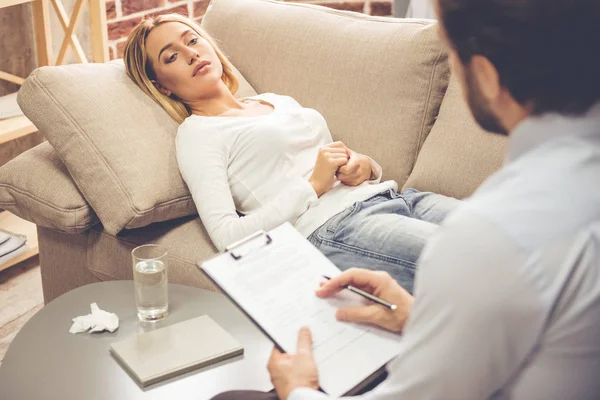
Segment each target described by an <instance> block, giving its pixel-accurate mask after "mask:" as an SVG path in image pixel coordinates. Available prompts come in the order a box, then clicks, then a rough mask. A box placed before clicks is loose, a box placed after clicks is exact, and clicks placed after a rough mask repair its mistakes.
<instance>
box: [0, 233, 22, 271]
mask: <svg viewBox="0 0 600 400" xmlns="http://www.w3.org/2000/svg"><path fill="white" fill-rule="evenodd" d="M27 249H28V247H27V237H26V236H23V235H18V234H16V233H12V232H8V231H4V230H1V229H0V265H3V264H5V263H6V262H8V261H9V260H10V259H11V258H13V257H16V256H18V255H19V254H21V253H24V252H25V251H27Z"/></svg>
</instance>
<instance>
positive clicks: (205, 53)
mask: <svg viewBox="0 0 600 400" xmlns="http://www.w3.org/2000/svg"><path fill="white" fill-rule="evenodd" d="M146 50H147V53H148V56H149V57H150V59H151V61H152V66H153V67H154V72H155V74H156V80H157V82H155V85H156V86H157V87H158V88H159V90H160V91H161V92H162V93H163V94H165V95H167V96H170V95H171V93H172V94H175V95H176V96H177V97H179V98H180V99H181V100H183V101H184V102H185V101H191V100H198V99H202V98H207V97H210V96H211V94H212V93H214V92H215V90H216V89H217V87H218V85H219V82H221V76H222V75H223V66H222V65H221V61H220V60H219V57H218V56H217V54H216V53H215V51H214V49H213V48H212V46H211V45H210V43H208V42H207V41H206V40H205V39H203V38H202V37H201V36H200V35H198V34H197V33H196V32H195V31H194V30H192V29H191V28H190V27H189V26H187V25H185V24H182V23H180V22H166V23H164V24H162V25H159V26H157V27H156V28H154V29H153V30H152V32H150V34H149V35H148V38H147V39H146Z"/></svg>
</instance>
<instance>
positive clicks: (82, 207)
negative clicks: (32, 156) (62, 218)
mask: <svg viewBox="0 0 600 400" xmlns="http://www.w3.org/2000/svg"><path fill="white" fill-rule="evenodd" d="M0 187H2V188H6V189H8V190H13V191H15V192H17V193H19V194H21V195H23V196H25V197H28V198H30V199H32V200H35V201H37V202H38V203H40V204H43V205H45V206H47V207H50V208H52V209H54V210H56V211H64V212H72V211H77V210H83V209H85V208H89V209H90V210H93V209H92V207H91V206H90V205H89V204H86V205H83V206H80V207H76V208H63V207H60V206H57V205H55V204H52V203H50V202H48V201H46V200H44V199H42V198H41V197H38V196H36V195H34V194H31V193H29V192H26V191H24V190H22V189H20V188H17V187H15V186H13V185H9V184H6V183H0ZM2 204H11V205H12V204H18V202H7V201H0V205H2Z"/></svg>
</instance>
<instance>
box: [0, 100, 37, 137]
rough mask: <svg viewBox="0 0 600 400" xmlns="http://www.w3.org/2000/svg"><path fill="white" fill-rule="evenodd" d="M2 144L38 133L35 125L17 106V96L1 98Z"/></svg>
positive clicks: (0, 134)
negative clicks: (3, 117) (2, 117)
mask: <svg viewBox="0 0 600 400" xmlns="http://www.w3.org/2000/svg"><path fill="white" fill-rule="evenodd" d="M2 115H4V116H5V117H10V118H5V119H0V144H3V143H6V142H10V141H11V140H14V139H18V138H20V137H23V136H26V135H29V134H31V133H34V132H37V128H36V127H35V125H33V124H32V123H31V121H29V120H28V119H27V117H26V116H24V115H23V112H22V111H21V109H20V108H19V106H18V104H17V94H16V93H12V94H9V95H6V96H0V117H1V116H2Z"/></svg>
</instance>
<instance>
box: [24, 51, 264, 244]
mask: <svg viewBox="0 0 600 400" xmlns="http://www.w3.org/2000/svg"><path fill="white" fill-rule="evenodd" d="M240 80H241V90H240V92H238V93H239V94H238V95H240V96H247V95H253V94H254V91H253V90H252V89H251V88H250V86H249V85H248V84H247V83H245V82H244V80H243V78H241V76H240ZM18 102H19V105H20V106H21V108H22V109H23V111H24V113H25V114H26V115H27V117H28V118H29V119H30V120H31V121H32V122H33V123H34V124H35V125H36V126H37V127H38V129H39V130H40V132H42V133H43V134H44V135H45V136H46V138H47V139H48V141H49V142H50V143H51V144H52V146H53V147H54V148H55V149H56V151H57V153H58V154H59V155H60V157H61V158H62V159H63V161H64V162H65V164H66V166H67V168H68V170H69V172H70V173H71V175H72V176H73V179H74V180H75V182H76V183H77V186H78V187H79V188H80V190H81V192H82V193H83V195H84V196H85V198H86V199H87V201H88V202H89V203H90V205H91V206H92V207H93V208H94V210H95V211H96V213H97V214H98V216H99V218H100V220H101V221H102V223H103V225H104V228H105V229H106V230H107V231H108V232H111V233H117V232H119V231H121V230H122V229H123V228H136V227H140V226H146V225H149V224H150V223H152V222H155V221H165V220H170V219H173V218H177V217H181V216H185V215H190V214H195V213H196V208H195V206H194V203H193V201H192V198H191V196H190V194H189V192H188V190H187V187H186V186H185V184H184V182H183V180H182V178H181V176H180V174H179V169H178V167H177V159H176V155H175V141H174V139H175V135H176V134H177V123H176V122H175V121H174V120H173V119H171V117H169V115H168V114H167V113H166V112H165V111H164V110H163V109H162V108H161V107H160V106H159V105H158V104H156V103H155V102H154V101H153V100H151V99H150V98H149V97H148V96H146V95H145V94H144V93H143V92H142V91H141V90H140V89H139V88H138V87H137V86H136V85H135V84H134V83H133V82H132V81H131V80H130V79H129V78H128V77H127V75H126V74H125V66H124V64H123V61H122V60H115V61H112V62H110V63H106V64H73V65H66V66H59V67H41V68H38V69H36V70H35V71H34V72H33V73H31V75H30V76H29V77H28V78H27V80H26V81H25V84H24V85H23V86H22V87H21V90H20V91H19V95H18Z"/></svg>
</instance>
